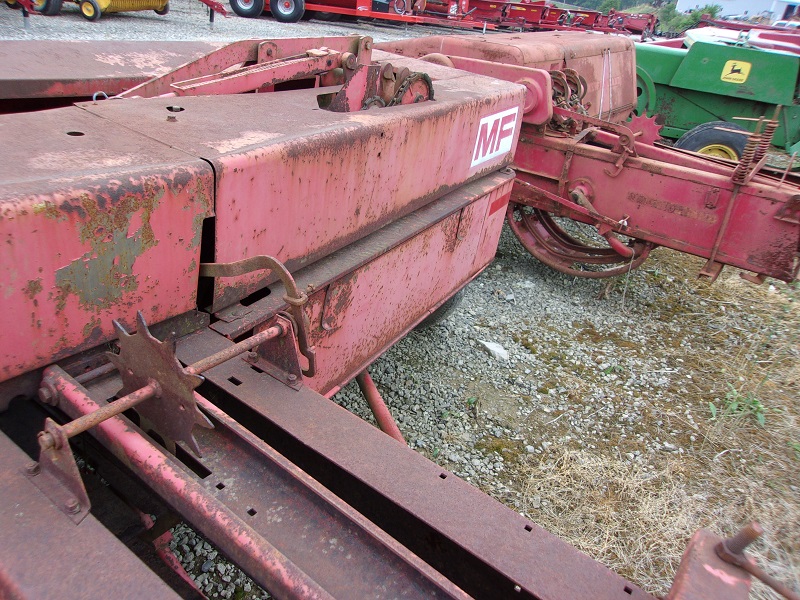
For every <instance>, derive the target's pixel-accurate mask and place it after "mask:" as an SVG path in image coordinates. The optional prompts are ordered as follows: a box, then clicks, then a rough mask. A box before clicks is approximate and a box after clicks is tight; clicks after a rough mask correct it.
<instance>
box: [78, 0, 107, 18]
mask: <svg viewBox="0 0 800 600" xmlns="http://www.w3.org/2000/svg"><path fill="white" fill-rule="evenodd" d="M80 7H81V14H82V15H83V18H84V19H86V20H87V21H97V19H99V18H100V15H101V14H102V13H101V11H100V7H99V6H98V5H97V2H95V0H81V4H80Z"/></svg>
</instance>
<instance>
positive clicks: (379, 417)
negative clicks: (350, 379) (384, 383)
mask: <svg viewBox="0 0 800 600" xmlns="http://www.w3.org/2000/svg"><path fill="white" fill-rule="evenodd" d="M356 381H357V382H358V387H359V388H361V393H362V394H364V398H366V399H367V404H369V407H370V409H372V414H373V415H375V420H376V421H377V422H378V427H380V428H381V431H383V432H384V433H386V434H388V435H390V436H392V437H393V438H394V439H396V440H397V441H398V442H402V443H403V444H405V443H406V440H405V439H404V438H403V434H402V433H400V429H399V428H398V427H397V423H395V422H394V419H393V418H392V413H390V412H389V409H388V408H387V406H386V403H385V402H384V401H383V398H381V394H380V392H379V391H378V388H377V387H376V386H375V382H374V381H372V377H370V376H369V373H368V372H367V371H366V370H364V371H362V372H361V373H359V374H358V375H356Z"/></svg>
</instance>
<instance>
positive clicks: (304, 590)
mask: <svg viewBox="0 0 800 600" xmlns="http://www.w3.org/2000/svg"><path fill="white" fill-rule="evenodd" d="M45 376H50V377H52V378H53V383H54V385H55V387H56V389H57V391H58V393H59V395H60V396H61V398H62V400H63V401H62V402H60V403H59V406H60V407H61V408H62V409H63V410H64V411H65V412H66V413H67V414H68V415H70V416H71V417H73V418H76V419H77V418H80V417H81V416H83V415H87V414H94V413H95V412H97V411H99V410H102V408H103V407H102V406H101V405H100V404H99V403H98V402H96V401H95V400H93V399H92V398H91V397H90V396H89V395H88V394H87V393H86V390H85V389H84V388H83V387H81V386H80V384H78V383H76V382H75V380H74V379H72V378H71V377H70V376H69V375H68V374H67V373H65V372H64V371H63V370H62V369H61V368H59V367H56V366H52V367H48V368H47V369H45ZM115 404H116V403H115ZM93 434H94V435H95V437H97V438H98V439H99V440H100V441H101V442H102V443H103V445H104V446H105V447H106V448H108V449H109V450H110V451H111V452H112V453H113V454H114V455H115V456H116V457H117V458H119V459H120V460H122V461H123V462H124V463H125V464H126V465H127V466H128V467H130V468H131V469H132V470H133V471H134V473H137V474H139V475H140V476H141V477H143V479H145V480H146V481H147V483H148V485H149V486H150V487H151V488H152V490H153V491H154V492H155V493H156V494H158V495H159V496H160V497H161V498H164V499H166V500H167V501H168V502H169V504H170V505H171V506H172V508H173V509H175V510H176V511H177V512H178V513H179V514H181V515H182V516H183V517H184V518H186V519H187V521H189V522H190V523H195V524H203V533H204V534H205V535H207V536H208V538H209V540H211V542H213V543H214V544H216V545H217V546H219V547H220V549H221V550H222V551H223V552H225V554H227V555H228V556H229V557H230V558H231V559H233V560H234V561H235V562H236V563H237V564H238V565H240V566H241V567H242V568H243V569H244V570H245V571H246V572H247V573H248V574H249V575H250V576H251V577H253V578H254V579H255V580H256V581H257V582H258V583H259V584H260V585H262V586H263V587H265V588H266V589H267V590H269V592H270V593H271V594H273V595H275V596H276V597H278V598H304V599H305V598H320V599H326V600H327V599H331V600H332V597H331V595H330V594H328V593H327V592H326V591H325V590H324V589H323V588H322V587H320V585H319V584H318V583H317V582H316V581H314V580H313V579H312V578H311V577H309V576H308V575H307V574H306V573H304V572H303V571H302V570H301V569H300V568H299V567H298V566H297V565H296V564H295V563H293V562H292V561H291V560H289V559H288V558H287V557H286V556H285V555H284V554H283V553H281V552H280V551H279V550H278V549H277V548H275V547H274V546H273V545H272V544H270V543H269V542H268V541H267V540H265V539H264V538H263V537H262V536H260V535H259V534H258V533H257V532H256V531H255V530H254V529H253V528H252V527H250V526H249V525H247V523H245V522H244V521H243V520H242V519H241V518H239V517H238V516H237V515H236V514H235V513H233V512H232V511H231V510H230V509H229V508H228V507H227V506H225V505H224V504H223V503H222V502H220V501H219V500H218V499H217V498H215V497H214V496H213V495H211V494H209V493H208V492H207V491H206V490H205V488H203V486H202V485H201V484H199V483H198V482H197V481H196V480H195V479H194V476H193V475H189V474H188V473H187V472H185V471H183V470H181V469H179V468H177V467H176V466H175V465H174V464H173V463H172V462H171V461H170V459H169V458H168V457H167V455H165V454H164V453H163V452H162V451H161V450H160V449H159V448H157V447H156V446H154V445H153V444H151V443H149V442H148V441H147V440H146V439H145V438H144V437H142V436H141V435H140V434H139V433H138V432H137V431H136V430H135V428H132V427H131V426H130V424H129V423H128V422H126V421H123V420H122V419H108V420H106V421H103V422H102V423H100V424H99V425H98V426H97V427H96V428H95V429H94V432H93Z"/></svg>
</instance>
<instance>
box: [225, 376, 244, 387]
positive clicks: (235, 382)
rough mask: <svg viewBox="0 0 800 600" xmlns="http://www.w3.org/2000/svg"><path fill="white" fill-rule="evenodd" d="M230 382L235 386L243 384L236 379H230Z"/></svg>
mask: <svg viewBox="0 0 800 600" xmlns="http://www.w3.org/2000/svg"><path fill="white" fill-rule="evenodd" d="M228 381H230V382H231V383H232V384H233V385H242V382H241V381H239V380H238V379H236V377H228Z"/></svg>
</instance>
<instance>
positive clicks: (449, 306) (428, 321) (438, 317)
mask: <svg viewBox="0 0 800 600" xmlns="http://www.w3.org/2000/svg"><path fill="white" fill-rule="evenodd" d="M464 293H465V292H464V288H461V289H460V290H458V291H457V292H456V293H455V294H453V295H452V296H450V297H449V298H448V299H447V300H445V301H444V302H443V303H442V305H441V306H440V307H439V308H437V309H436V310H434V311H433V312H432V313H431V314H429V315H428V316H427V317H425V318H424V319H422V321H420V323H419V325H417V326H416V327H414V330H415V331H424V330H425V329H428V328H429V327H433V326H434V325H437V324H439V323H441V322H442V321H444V320H445V319H446V318H447V317H449V316H450V315H451V314H453V312H454V311H455V310H456V309H457V308H458V306H459V304H461V301H462V300H463V299H464Z"/></svg>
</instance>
